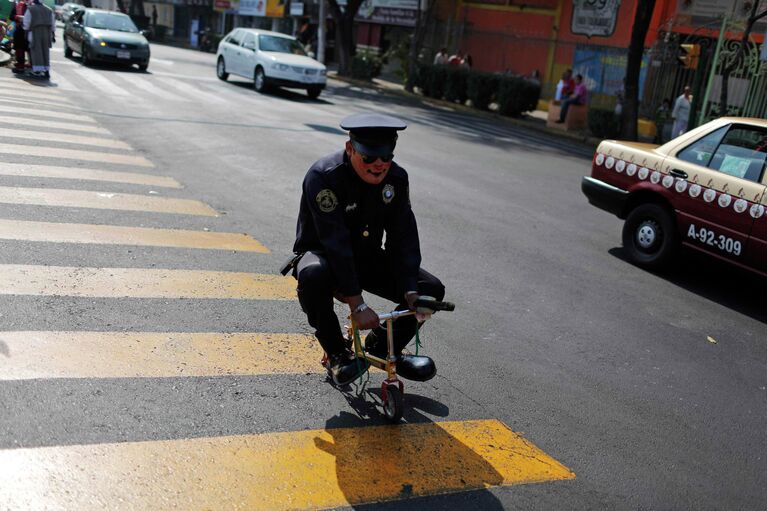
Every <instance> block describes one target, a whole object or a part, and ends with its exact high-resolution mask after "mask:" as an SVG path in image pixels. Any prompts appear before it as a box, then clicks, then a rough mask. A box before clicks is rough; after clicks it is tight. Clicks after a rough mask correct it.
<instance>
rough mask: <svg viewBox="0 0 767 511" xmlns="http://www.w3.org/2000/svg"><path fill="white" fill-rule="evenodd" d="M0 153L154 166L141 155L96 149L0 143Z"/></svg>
mask: <svg viewBox="0 0 767 511" xmlns="http://www.w3.org/2000/svg"><path fill="white" fill-rule="evenodd" d="M0 153H3V154H18V155H22V156H41V157H44V158H56V159H58V160H81V161H96V162H100V163H114V164H118V165H134V166H136V167H154V163H152V162H151V161H149V160H147V159H146V158H144V157H143V156H132V155H129V154H115V153H99V152H96V151H82V150H79V149H60V148H58V147H44V146H37V145H19V144H0Z"/></svg>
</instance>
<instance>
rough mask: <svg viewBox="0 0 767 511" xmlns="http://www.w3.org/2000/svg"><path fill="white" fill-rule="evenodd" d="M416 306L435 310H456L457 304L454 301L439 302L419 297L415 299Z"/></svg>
mask: <svg viewBox="0 0 767 511" xmlns="http://www.w3.org/2000/svg"><path fill="white" fill-rule="evenodd" d="M415 306H416V307H425V308H427V309H431V310H433V311H454V310H455V304H454V303H452V302H438V301H437V300H432V299H429V298H419V299H418V300H416V301H415Z"/></svg>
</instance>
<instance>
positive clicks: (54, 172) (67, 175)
mask: <svg viewBox="0 0 767 511" xmlns="http://www.w3.org/2000/svg"><path fill="white" fill-rule="evenodd" d="M0 174H2V175H6V176H25V177H49V178H54V179H81V180H85V181H109V182H112V183H129V184H135V185H144V186H162V187H164V188H181V184H180V183H179V182H178V181H176V180H175V179H173V178H172V177H166V176H153V175H150V174H140V173H136V172H116V171H110V170H98V169H86V168H83V167H59V166H55V165H32V164H30V163H3V164H2V165H0Z"/></svg>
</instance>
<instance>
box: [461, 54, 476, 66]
mask: <svg viewBox="0 0 767 511" xmlns="http://www.w3.org/2000/svg"><path fill="white" fill-rule="evenodd" d="M473 64H474V62H473V61H472V60H471V55H469V54H468V53H467V54H466V55H464V56H463V58H462V59H461V64H460V66H461V67H462V68H464V69H471V66H472V65H473Z"/></svg>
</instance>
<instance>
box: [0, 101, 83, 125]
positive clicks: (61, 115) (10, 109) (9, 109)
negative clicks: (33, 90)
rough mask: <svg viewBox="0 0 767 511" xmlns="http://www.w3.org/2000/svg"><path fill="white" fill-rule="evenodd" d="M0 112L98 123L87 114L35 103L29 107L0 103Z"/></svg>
mask: <svg viewBox="0 0 767 511" xmlns="http://www.w3.org/2000/svg"><path fill="white" fill-rule="evenodd" d="M0 113H3V114H22V115H34V116H37V117H51V118H53V119H67V120H70V121H77V122H85V123H90V124H96V120H95V119H94V118H93V117H88V116H87V115H78V114H70V113H69V112H57V111H56V110H44V109H42V108H39V107H37V106H35V105H30V107H29V108H19V107H15V106H7V105H0Z"/></svg>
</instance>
